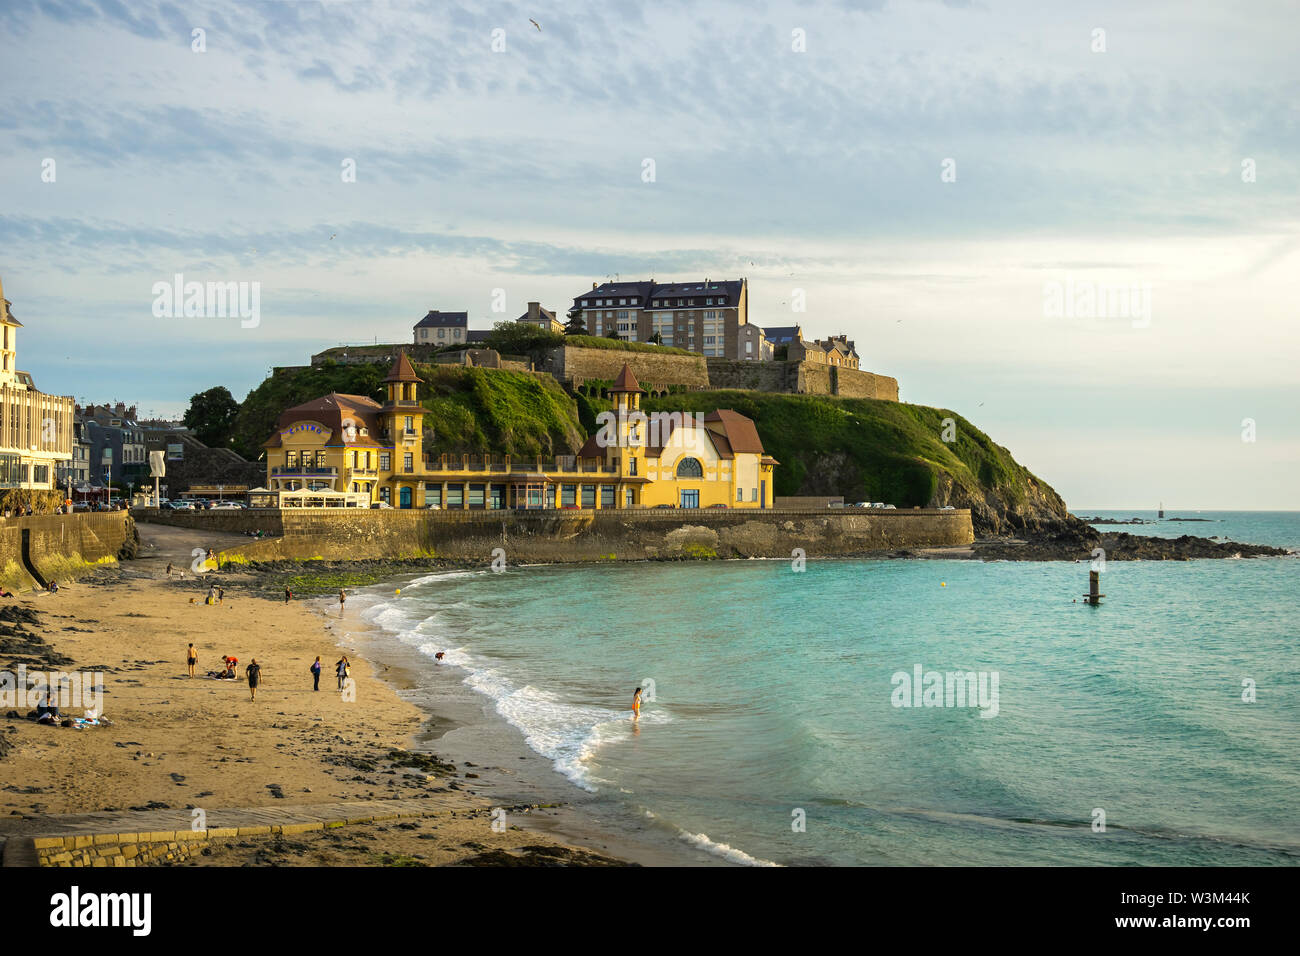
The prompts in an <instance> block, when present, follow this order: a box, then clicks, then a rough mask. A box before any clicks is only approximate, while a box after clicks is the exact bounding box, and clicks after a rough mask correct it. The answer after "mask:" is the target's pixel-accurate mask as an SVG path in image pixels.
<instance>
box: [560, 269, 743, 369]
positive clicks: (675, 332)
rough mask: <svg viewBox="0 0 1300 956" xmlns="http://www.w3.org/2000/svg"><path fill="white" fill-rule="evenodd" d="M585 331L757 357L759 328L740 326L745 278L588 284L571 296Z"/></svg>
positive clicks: (702, 352) (707, 352) (727, 355)
mask: <svg viewBox="0 0 1300 956" xmlns="http://www.w3.org/2000/svg"><path fill="white" fill-rule="evenodd" d="M573 308H574V310H576V311H578V312H579V313H581V315H582V318H583V323H584V324H585V325H586V328H587V332H588V333H589V334H591V335H599V336H608V335H609V334H610V333H611V332H615V333H616V334H617V335H618V337H619V338H620V339H623V340H624V341H627V342H649V341H651V339H652V338H653V337H654V336H656V335H657V336H658V341H659V342H660V343H661V344H663V345H671V346H673V347H675V348H679V349H686V350H687V351H689V352H695V353H697V354H699V355H704V356H717V357H720V358H730V359H745V358H749V359H751V360H753V361H761V359H762V352H763V348H762V339H763V336H762V330H761V329H758V328H757V327H754V328H753V329H749V330H746V331H744V332H742V331H741V329H742V327H744V326H747V325H748V324H749V286H748V280H746V279H743V278H742V279H728V280H714V279H703V280H697V281H691V282H653V281H644V282H606V283H604V284H603V285H602V284H597V283H592V287H591V291H590V292H588V293H584V294H583V295H579V296H576V297H575V298H574V300H573Z"/></svg>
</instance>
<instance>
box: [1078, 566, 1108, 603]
mask: <svg viewBox="0 0 1300 956" xmlns="http://www.w3.org/2000/svg"><path fill="white" fill-rule="evenodd" d="M1105 596H1106V595H1104V594H1102V593H1101V572H1100V571H1089V572H1088V593H1087V594H1085V595H1084V596H1083V597H1084V602H1085V603H1086V604H1092V605H1098V604H1101V599H1102V598H1104V597H1105Z"/></svg>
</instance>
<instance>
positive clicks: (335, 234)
mask: <svg viewBox="0 0 1300 956" xmlns="http://www.w3.org/2000/svg"><path fill="white" fill-rule="evenodd" d="M337 235H338V233H337V232H336V233H334V236H337ZM334 236H330V238H331V239H333V238H334Z"/></svg>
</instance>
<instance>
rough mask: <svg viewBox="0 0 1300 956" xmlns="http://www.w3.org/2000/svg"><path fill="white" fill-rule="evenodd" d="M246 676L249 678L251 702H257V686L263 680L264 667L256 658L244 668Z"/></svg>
mask: <svg viewBox="0 0 1300 956" xmlns="http://www.w3.org/2000/svg"><path fill="white" fill-rule="evenodd" d="M244 676H245V677H247V678H248V693H249V694H250V695H251V696H250V697H249V699H250V700H257V685H258V682H259V681H261V679H262V665H261V664H259V663H257V658H256V657H254V658H253V659H252V661H250V662H249V664H248V666H247V667H245V668H244Z"/></svg>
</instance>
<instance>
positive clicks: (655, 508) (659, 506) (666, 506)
mask: <svg viewBox="0 0 1300 956" xmlns="http://www.w3.org/2000/svg"><path fill="white" fill-rule="evenodd" d="M676 507H677V506H676V505H655V507H654V510H656V511H658V510H659V509H660V508H676Z"/></svg>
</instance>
